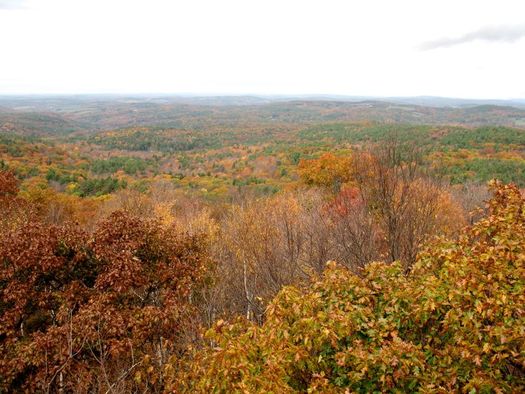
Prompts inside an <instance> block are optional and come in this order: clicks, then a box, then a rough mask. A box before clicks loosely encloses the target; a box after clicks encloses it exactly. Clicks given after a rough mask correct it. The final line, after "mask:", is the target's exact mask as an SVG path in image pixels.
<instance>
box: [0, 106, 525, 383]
mask: <svg viewBox="0 0 525 394" xmlns="http://www.w3.org/2000/svg"><path fill="white" fill-rule="evenodd" d="M431 104H432V103H430V104H429V103H411V102H406V101H399V100H398V101H396V100H394V99H393V100H392V101H387V100H357V99H356V100H338V99H335V98H322V99H321V98H316V99H313V98H288V99H286V98H268V97H266V98H265V97H263V98H260V97H249V96H242V97H241V96H239V97H233V96H232V97H171V96H165V97H164V96H163V97H155V96H151V97H150V96H147V97H142V96H137V97H124V96H70V97H69V96H50V97H46V96H42V97H39V96H28V97H17V96H5V97H0V294H1V300H0V393H4V392H6V393H11V392H13V393H15V392H17V393H18V392H27V393H35V392H38V393H40V392H41V393H144V392H151V393H163V392H176V393H179V392H180V393H214V392H215V393H295V392H302V393H306V392H310V393H317V392H319V393H382V392H391V393H402V392H407V393H410V392H423V393H451V392H458V393H459V392H464V393H518V392H524V391H525V194H524V190H525V106H523V105H502V104H497V103H496V104H492V103H489V104H486V103H474V104H460V105H431Z"/></svg>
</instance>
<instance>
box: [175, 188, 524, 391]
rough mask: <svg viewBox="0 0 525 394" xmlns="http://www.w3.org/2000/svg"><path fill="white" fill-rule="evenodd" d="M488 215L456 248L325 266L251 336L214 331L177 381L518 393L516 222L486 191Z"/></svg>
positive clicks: (497, 196) (190, 386) (520, 282)
mask: <svg viewBox="0 0 525 394" xmlns="http://www.w3.org/2000/svg"><path fill="white" fill-rule="evenodd" d="M489 207H490V211H489V214H488V216H487V217H486V218H485V219H482V220H481V221H480V222H478V223H477V224H476V225H474V226H473V227H472V228H470V229H469V230H468V231H467V232H466V233H465V234H464V235H463V236H462V237H461V238H460V239H459V240H458V241H455V242H452V241H446V240H442V241H439V242H438V243H435V244H433V245H429V246H428V247H427V248H426V250H425V251H424V252H423V253H421V254H420V256H419V258H418V261H417V263H416V265H415V266H414V268H413V270H412V272H411V273H410V274H409V275H404V274H403V269H402V267H401V266H400V265H398V264H392V265H385V264H379V263H374V264H371V265H369V266H368V267H367V268H366V270H365V271H364V272H363V274H362V276H360V277H359V276H356V275H353V274H352V273H350V272H349V271H348V270H345V269H342V268H339V267H337V266H336V265H335V264H329V267H328V269H327V270H326V272H325V274H324V275H323V278H322V279H320V280H318V281H316V282H315V283H314V284H313V286H312V287H311V288H310V289H308V290H300V289H297V288H294V287H288V288H285V289H284V290H282V291H281V292H280V293H279V294H278V296H277V297H276V298H275V299H274V301H273V302H272V303H271V304H270V306H269V308H268V310H267V313H266V321H265V322H264V324H263V325H262V326H257V325H255V324H252V323H249V322H245V321H238V322H237V323H234V324H226V323H224V322H223V321H219V322H217V324H216V325H215V327H214V328H213V329H212V330H210V331H209V332H208V333H207V335H206V339H207V341H208V342H209V344H210V346H209V347H207V348H205V349H198V350H196V351H195V352H194V353H193V355H192V357H190V358H189V359H188V360H187V361H186V362H185V363H183V364H182V365H177V367H178V368H177V369H176V370H177V371H178V372H172V375H173V378H172V381H171V384H172V387H173V388H174V389H175V390H176V391H183V392H184V391H185V392H206V393H208V392H246V393H255V392H274V393H287V392H305V391H310V392H328V393H330V392H360V393H369V392H439V393H447V392H453V391H460V392H469V393H484V392H486V393H488V392H524V391H525V309H524V308H525V266H524V265H525V210H524V199H523V197H522V196H521V195H520V192H519V190H518V189H517V188H515V187H514V186H501V185H494V197H493V199H492V200H491V201H490V203H489Z"/></svg>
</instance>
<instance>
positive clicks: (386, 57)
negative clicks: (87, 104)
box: [0, 0, 525, 99]
mask: <svg viewBox="0 0 525 394" xmlns="http://www.w3.org/2000/svg"><path fill="white" fill-rule="evenodd" d="M26 93H46V94H47V93H56V94H64V93H66V94H69V93H72V94H81V93H124V94H130V93H169V94H171V93H173V94H177V93H179V94H180V93H191V94H197V95H220V94H233V95H235V94H266V95H271V94H282V95H290V94H339V95H353V96H419V95H428V96H443V97H462V98H493V99H509V98H525V1H523V0H498V1H494V0H490V1H486V0H477V1H470V0H439V1H435V0H425V1H422V0H406V1H403V0H399V1H396V0H385V1H379V0H340V1H339V0H318V1H309V0H300V1H294V0H220V1H219V0H187V1H184V0H25V1H24V0H0V94H26Z"/></svg>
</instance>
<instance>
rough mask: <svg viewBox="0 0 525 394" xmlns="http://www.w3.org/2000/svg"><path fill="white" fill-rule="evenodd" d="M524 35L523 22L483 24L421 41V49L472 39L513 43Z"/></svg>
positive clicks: (436, 47)
mask: <svg viewBox="0 0 525 394" xmlns="http://www.w3.org/2000/svg"><path fill="white" fill-rule="evenodd" d="M523 37H525V24H523V25H517V26H505V25H503V26H485V27H483V28H481V29H478V30H476V31H473V32H470V33H466V34H463V35H461V36H458V37H453V38H440V39H437V40H433V41H427V42H424V43H422V44H421V45H420V46H419V48H420V49H421V50H431V49H438V48H448V47H451V46H454V45H460V44H467V43H470V42H473V41H479V40H481V41H492V42H506V43H513V42H516V41H518V40H520V39H521V38H523Z"/></svg>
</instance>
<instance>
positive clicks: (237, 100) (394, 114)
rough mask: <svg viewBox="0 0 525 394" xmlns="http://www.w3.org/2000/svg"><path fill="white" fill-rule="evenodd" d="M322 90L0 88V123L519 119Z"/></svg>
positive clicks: (66, 127) (44, 126) (43, 130)
mask: <svg viewBox="0 0 525 394" xmlns="http://www.w3.org/2000/svg"><path fill="white" fill-rule="evenodd" d="M330 97H331V96H312V97H310V98H296V99H292V98H290V97H287V96H274V97H270V96H268V97H262V98H261V97H256V96H221V97H219V96H218V97H193V96H188V97H186V96H129V97H128V96H111V95H106V96H49V97H45V96H41V97H40V96H28V97H6V96H4V97H0V131H1V132H11V133H16V134H21V135H46V134H67V133H72V132H90V131H100V130H107V129H117V128H124V127H134V126H145V125H147V126H159V127H176V128H183V129H188V130H192V129H202V128H204V127H208V126H210V125H212V124H216V125H221V126H231V127H240V126H245V125H247V124H250V123H253V122H257V123H265V122H266V123H268V124H276V123H279V124H283V125H286V124H290V123H293V124H309V123H315V122H327V121H351V122H355V121H378V122H386V123H402V124H450V125H464V126H484V125H500V126H511V127H525V102H521V101H519V100H517V101H515V103H516V105H514V106H513V105H510V102H509V101H497V100H496V101H494V100H462V99H446V98H436V97H414V98H388V99H383V98H381V99H374V100H363V99H362V98H361V100H360V101H352V98H351V97H349V98H345V97H344V96H341V97H340V96H337V97H338V99H332V100H331V99H330ZM513 103H514V102H513ZM503 104H505V105H503ZM522 104H523V105H524V107H520V105H522Z"/></svg>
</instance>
